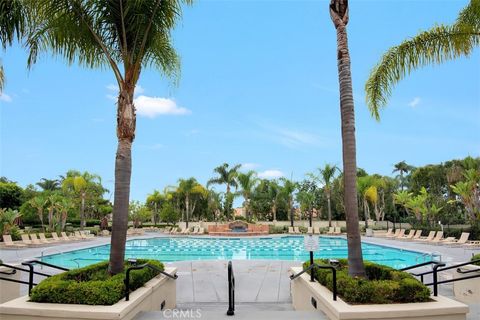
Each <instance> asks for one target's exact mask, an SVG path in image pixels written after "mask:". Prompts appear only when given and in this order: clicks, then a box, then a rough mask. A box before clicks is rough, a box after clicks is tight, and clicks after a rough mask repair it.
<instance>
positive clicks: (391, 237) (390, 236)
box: [385, 229, 405, 239]
mask: <svg viewBox="0 0 480 320" xmlns="http://www.w3.org/2000/svg"><path fill="white" fill-rule="evenodd" d="M402 230H403V229H396V230H395V232H394V233H393V234H392V235H389V236H386V237H385V238H388V239H393V238H396V237H398V236H399V235H400V232H401V231H402ZM403 232H405V230H403Z"/></svg>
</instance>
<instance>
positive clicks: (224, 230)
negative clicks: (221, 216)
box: [208, 220, 268, 237]
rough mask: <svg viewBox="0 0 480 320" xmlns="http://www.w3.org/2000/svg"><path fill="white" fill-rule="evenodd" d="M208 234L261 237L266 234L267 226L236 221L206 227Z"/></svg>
mask: <svg viewBox="0 0 480 320" xmlns="http://www.w3.org/2000/svg"><path fill="white" fill-rule="evenodd" d="M208 234H209V235H211V236H220V237H242V236H261V235H265V234H268V226H267V225H261V224H252V223H246V222H243V221H239V220H237V221H233V222H230V223H228V224H219V225H216V226H208Z"/></svg>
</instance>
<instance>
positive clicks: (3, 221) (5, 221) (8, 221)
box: [0, 208, 22, 236]
mask: <svg viewBox="0 0 480 320" xmlns="http://www.w3.org/2000/svg"><path fill="white" fill-rule="evenodd" d="M21 215H22V214H21V213H19V212H18V211H17V210H12V209H2V208H0V236H1V235H4V234H10V230H11V229H12V228H13V227H14V226H15V224H16V223H17V221H18V219H19V218H20V216H21Z"/></svg>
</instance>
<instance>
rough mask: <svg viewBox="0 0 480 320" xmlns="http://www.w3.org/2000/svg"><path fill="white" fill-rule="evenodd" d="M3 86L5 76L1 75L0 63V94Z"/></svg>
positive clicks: (1, 66) (0, 66)
mask: <svg viewBox="0 0 480 320" xmlns="http://www.w3.org/2000/svg"><path fill="white" fill-rule="evenodd" d="M4 85H5V76H4V74H3V65H2V64H1V63H0V93H2V91H3V86H4Z"/></svg>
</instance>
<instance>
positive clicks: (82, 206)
mask: <svg viewBox="0 0 480 320" xmlns="http://www.w3.org/2000/svg"><path fill="white" fill-rule="evenodd" d="M85 225H86V223H85V194H84V193H82V195H81V202H80V230H83V228H85Z"/></svg>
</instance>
